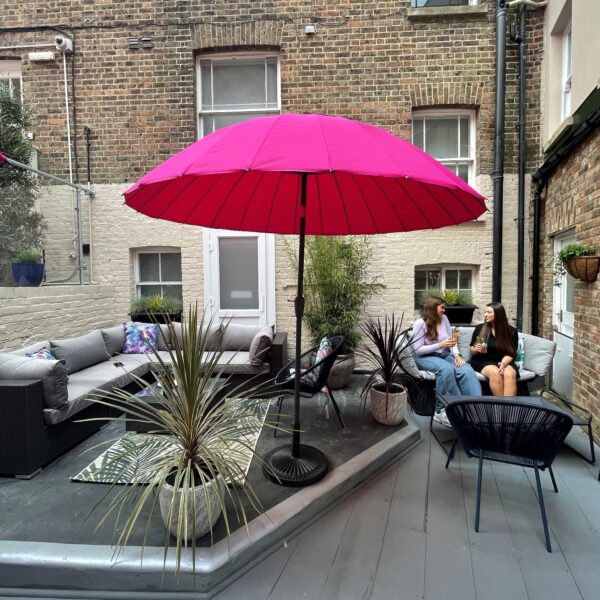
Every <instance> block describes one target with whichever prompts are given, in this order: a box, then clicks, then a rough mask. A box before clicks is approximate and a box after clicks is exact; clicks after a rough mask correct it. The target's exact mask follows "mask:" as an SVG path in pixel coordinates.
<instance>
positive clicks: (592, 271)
mask: <svg viewBox="0 0 600 600" xmlns="http://www.w3.org/2000/svg"><path fill="white" fill-rule="evenodd" d="M565 269H566V270H567V273H568V274H569V275H570V276H571V277H575V279H580V280H581V281H585V282H586V283H593V282H594V281H596V278H597V277H598V270H599V269H600V256H573V257H572V258H568V259H567V260H566V261H565Z"/></svg>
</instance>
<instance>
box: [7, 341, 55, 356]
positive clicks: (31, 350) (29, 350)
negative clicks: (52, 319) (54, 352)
mask: <svg viewBox="0 0 600 600" xmlns="http://www.w3.org/2000/svg"><path fill="white" fill-rule="evenodd" d="M39 350H48V351H50V340H44V341H43V342H36V343H35V344H29V346H25V348H19V349H18V350H11V351H10V353H11V354H21V355H22V356H27V355H28V354H35V353H36V352H38V351H39Z"/></svg>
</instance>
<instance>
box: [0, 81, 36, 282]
mask: <svg viewBox="0 0 600 600" xmlns="http://www.w3.org/2000/svg"><path fill="white" fill-rule="evenodd" d="M29 124H30V123H29V114H28V112H27V109H26V108H25V107H24V106H23V104H21V102H20V100H19V99H18V98H13V97H12V96H11V95H10V94H9V92H8V88H7V87H6V86H5V85H1V84H0V151H1V152H3V153H4V154H6V155H7V156H8V157H9V158H12V159H14V160H16V161H18V162H22V163H24V164H28V163H29V161H30V160H31V156H32V153H33V144H32V142H31V141H30V140H28V139H27V137H26V136H25V130H26V129H27V128H28V127H29ZM37 189H38V182H37V178H36V176H35V175H34V174H33V173H31V172H29V171H23V170H20V169H15V168H14V167H12V166H10V165H8V164H6V163H2V164H0V215H1V218H0V285H3V284H4V285H6V284H7V283H8V281H9V280H10V276H9V275H8V265H9V263H10V262H11V257H12V254H13V253H14V251H15V250H17V249H20V248H38V249H41V247H42V244H43V241H44V233H45V231H46V228H47V225H46V220H45V218H44V216H43V215H42V214H41V213H39V212H38V211H36V210H35V201H36V194H37Z"/></svg>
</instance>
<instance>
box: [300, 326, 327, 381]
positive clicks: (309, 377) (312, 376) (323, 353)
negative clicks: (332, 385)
mask: <svg viewBox="0 0 600 600" xmlns="http://www.w3.org/2000/svg"><path fill="white" fill-rule="evenodd" d="M332 352H333V347H332V346H331V342H330V341H329V339H328V338H323V339H322V340H321V343H320V344H319V349H318V350H317V352H316V353H315V359H314V361H313V362H312V365H314V364H315V363H318V362H319V361H320V360H323V359H324V358H327V357H328V356H329V355H330V354H331V353H332ZM312 365H311V366H312ZM322 368H323V367H322V366H320V367H318V368H317V369H314V370H313V371H310V373H306V375H303V376H302V377H301V378H300V380H301V381H302V383H304V384H306V385H314V384H315V383H317V381H318V380H319V375H320V373H321V369H322Z"/></svg>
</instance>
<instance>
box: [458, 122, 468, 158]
mask: <svg viewBox="0 0 600 600" xmlns="http://www.w3.org/2000/svg"><path fill="white" fill-rule="evenodd" d="M459 156H462V157H463V158H469V119H467V118H466V117H461V119H460V155H459Z"/></svg>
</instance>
